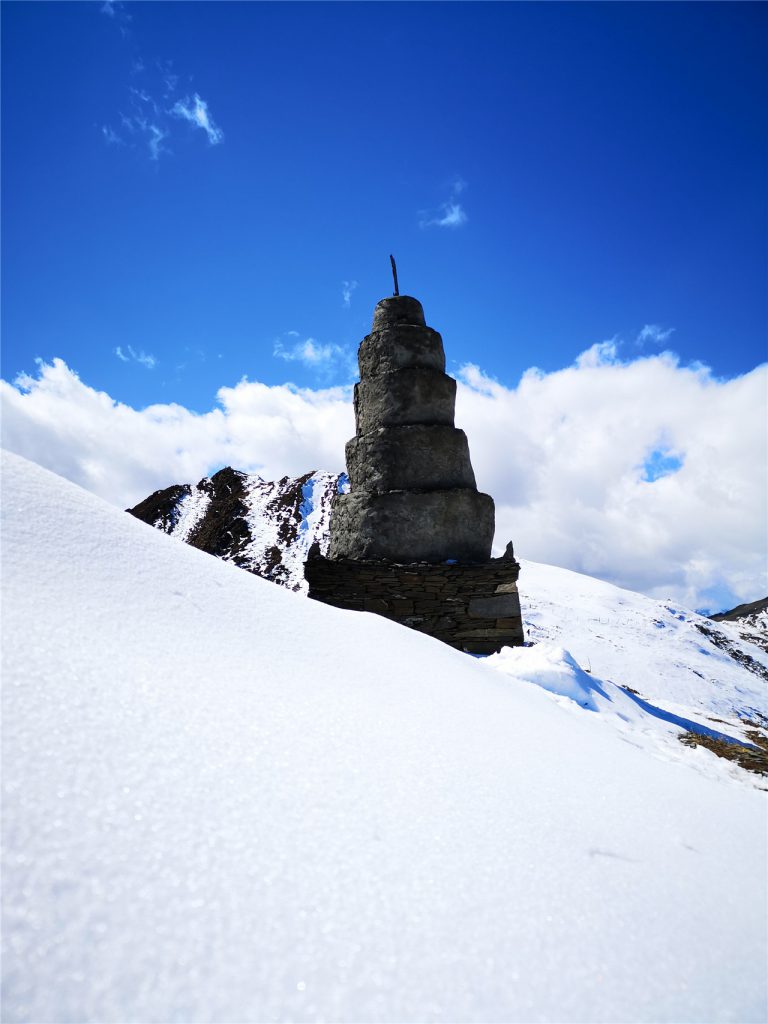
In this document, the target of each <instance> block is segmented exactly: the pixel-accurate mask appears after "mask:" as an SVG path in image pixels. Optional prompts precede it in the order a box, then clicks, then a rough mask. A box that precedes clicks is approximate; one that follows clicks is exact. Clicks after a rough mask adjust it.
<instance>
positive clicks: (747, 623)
mask: <svg viewBox="0 0 768 1024" xmlns="http://www.w3.org/2000/svg"><path fill="white" fill-rule="evenodd" d="M346 487H348V480H347V478H346V476H345V475H344V474H342V475H341V476H333V475H332V474H330V473H307V474H305V475H304V476H301V477H297V478H295V479H292V478H290V477H283V478H282V479H281V480H279V481H277V482H267V481H265V480H262V479H261V477H259V476H256V475H249V474H246V473H241V472H238V471H237V470H233V469H230V468H229V467H228V468H226V469H222V470H220V471H219V472H218V473H216V474H214V476H212V477H211V478H210V479H209V478H205V479H203V480H201V481H200V482H199V483H198V484H197V485H196V486H194V487H193V486H191V485H190V484H180V485H179V484H177V485H174V486H172V487H168V488H165V489H164V490H161V491H156V492H155V493H154V494H152V495H150V496H149V497H148V498H146V499H145V500H144V501H143V502H141V503H140V504H139V505H137V506H136V507H135V508H133V509H130V510H129V511H130V512H131V513H132V514H133V515H134V516H136V517H137V518H139V519H141V520H142V521H143V522H146V523H148V524H149V525H151V526H155V527H156V528H157V529H160V530H163V532H165V533H168V534H170V535H171V536H173V537H175V538H176V539H177V540H182V541H186V542H187V543H188V544H191V545H192V546H193V547H197V548H200V550H202V551H207V552H208V553H209V554H213V555H216V556H217V557H219V558H222V559H224V560H225V561H231V562H234V563H235V565H238V566H240V567H242V568H245V569H248V570H249V571H251V572H253V573H256V574H257V575H260V576H263V577H265V578H266V579H270V580H272V581H273V582H275V583H280V584H281V585H283V586H285V587H287V588H288V589H290V590H295V591H301V592H302V593H306V590H307V585H306V581H305V580H304V571H303V570H304V561H305V559H306V557H307V552H308V551H309V548H310V546H311V544H312V543H313V542H314V541H318V542H319V544H320V546H321V550H322V551H323V552H325V551H326V550H327V548H328V539H329V535H328V534H329V524H330V510H331V501H332V499H333V497H334V495H335V494H336V493H337V492H338V491H339V490H340V489H344V488H346ZM521 564H522V573H521V579H520V592H521V603H522V609H523V617H524V623H525V631H526V637H527V639H528V640H529V641H531V642H534V643H539V642H542V641H545V642H549V643H556V644H557V645H559V646H564V647H566V648H568V650H570V651H571V652H572V653H573V654H574V655H575V656H576V657H577V659H578V660H579V662H580V663H581V664H582V665H583V666H585V667H586V668H588V669H589V671H591V672H593V673H595V674H596V675H597V676H599V677H600V678H603V679H606V680H609V681H612V682H614V683H615V684H616V685H618V686H621V687H624V688H629V689H630V690H633V691H635V695H636V696H637V697H638V698H646V699H651V700H652V701H653V702H654V703H655V704H656V705H657V706H658V708H660V709H663V710H665V711H666V712H669V713H671V714H677V715H681V716H683V717H687V718H690V719H692V720H694V721H696V722H698V723H700V724H701V725H703V726H708V727H709V728H712V727H713V721H714V724H715V725H716V726H717V725H722V724H726V725H728V727H729V729H730V733H729V735H731V736H734V737H739V738H741V739H745V740H747V741H748V742H749V740H750V734H751V735H754V729H755V727H763V726H768V718H766V714H768V705H767V704H766V698H767V695H768V651H767V650H766V648H768V632H767V631H766V629H765V628H764V626H765V623H764V617H765V614H766V613H765V610H764V609H763V608H762V603H759V604H760V607H758V606H757V605H756V606H754V607H753V606H749V607H748V608H746V612H748V616H747V617H746V618H744V617H741V618H737V619H735V620H733V621H725V622H719V623H717V625H715V623H714V622H712V621H711V620H710V619H708V618H706V617H705V616H702V615H697V614H696V613H695V612H692V611H689V610H688V609H685V608H677V607H676V606H673V605H672V604H670V603H669V602H663V601H655V600H653V599H652V598H648V597H644V596H643V595H641V594H636V593H633V592H631V591H627V590H622V589H620V588H619V587H615V586H612V585H611V584H609V583H604V582H601V581H600V580H595V579H593V578H591V577H589V576H584V575H582V574H579V573H574V572H570V571H568V570H566V569H558V568H555V567H554V566H547V565H540V564H537V563H535V562H529V561H527V560H525V559H523V560H522V563H521ZM761 616H762V618H761ZM745 722H746V723H748V724H747V725H746V727H745Z"/></svg>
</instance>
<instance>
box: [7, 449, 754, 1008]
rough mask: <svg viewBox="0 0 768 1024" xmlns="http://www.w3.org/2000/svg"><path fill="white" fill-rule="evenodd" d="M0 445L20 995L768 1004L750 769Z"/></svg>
mask: <svg viewBox="0 0 768 1024" xmlns="http://www.w3.org/2000/svg"><path fill="white" fill-rule="evenodd" d="M3 470H4V485H3V489H4V495H3V497H4V502H3V505H4V509H3V535H2V542H3V548H2V553H3V587H4V603H3V623H2V625H3V644H2V653H3V661H4V665H3V679H4V687H3V701H4V743H3V762H4V764H3V787H4V804H3V811H4V813H3V832H4V837H3V838H4V869H3V886H4V906H3V943H4V955H3V974H4V985H3V1016H2V1019H3V1020H4V1021H7V1022H12V1021H37V1022H39V1021H100V1022H107V1021H120V1022H128V1021H131V1022H133V1021H136V1022H139V1021H146V1022H149V1021H158V1022H159V1021H195V1022H196V1021H216V1022H227V1021H249V1022H250V1021H263V1020H280V1021H282V1020H302V1021H304V1020H338V1021H415V1020H423V1021H448V1020H450V1021H705V1020H706V1021H760V1020H763V1018H764V1015H765V1009H766V977H765V956H766V925H765V916H764V908H765V895H766V894H765V866H766V839H765V808H764V800H763V794H762V793H760V792H758V791H757V790H756V789H754V788H752V787H751V786H750V785H749V784H747V783H746V782H745V781H744V779H745V778H746V776H745V775H744V773H740V774H738V775H736V774H734V773H735V772H736V771H737V770H736V769H734V768H733V767H732V766H728V765H726V764H725V763H724V762H720V761H719V760H718V759H717V758H715V757H714V756H713V755H711V754H709V753H708V752H707V751H701V750H695V751H691V750H687V749H686V748H684V747H682V746H681V745H680V744H679V743H676V741H674V738H670V737H669V735H668V731H669V730H670V729H671V728H672V727H671V726H670V724H669V723H668V722H664V721H661V720H660V719H658V718H657V717H654V716H653V715H649V714H645V713H642V710H641V709H640V708H639V707H638V706H637V705H636V704H634V705H633V707H634V711H633V715H634V716H635V718H634V721H633V720H632V716H631V715H628V716H625V717H626V719H627V720H625V719H624V718H621V719H620V721H621V722H622V728H616V727H614V724H613V723H612V721H611V720H610V719H611V714H610V713H608V711H607V710H603V711H601V710H599V708H600V707H601V706H603V707H604V708H607V705H605V704H604V703H603V704H602V705H601V704H600V702H601V701H602V702H604V701H606V700H608V701H610V697H611V694H610V692H609V684H607V683H606V682H605V681H602V682H601V681H600V680H599V679H596V678H595V676H594V666H593V675H592V676H588V675H586V674H585V673H584V672H583V671H582V670H581V669H580V668H579V666H578V665H575V664H572V663H571V662H570V661H568V659H567V658H566V657H565V655H561V654H559V653H558V652H557V651H556V650H555V649H554V648H553V647H552V646H551V645H550V646H546V645H540V646H539V647H534V648H532V649H530V650H527V649H524V650H520V651H516V652H513V653H514V655H515V657H516V658H518V659H520V665H518V668H517V669H516V670H515V673H513V677H509V676H508V675H506V674H505V672H504V671H501V670H499V669H498V668H494V667H493V665H492V664H488V663H487V662H482V661H478V660H476V659H473V658H470V657H468V656H466V655H463V654H460V653H458V652H456V651H453V650H451V649H450V648H448V647H445V646H443V645H441V644H439V643H438V642H436V641H434V640H432V639H430V638H428V637H425V636H422V635H420V634H418V633H415V632H412V631H409V630H406V629H403V628H401V627H399V626H397V625H395V624H393V623H391V622H388V621H386V620H384V619H382V618H379V617H376V616H369V615H364V614H357V613H353V612H344V611H340V610H337V609H334V608H330V607H326V606H323V605H319V604H316V603H314V602H310V601H307V600H305V599H303V598H301V597H300V596H298V595H295V594H292V593H290V592H288V591H286V590H284V589H281V588H279V587H277V586H274V585H273V584H271V583H268V582H266V581H264V580H262V579H259V578H258V577H256V576H253V575H251V574H249V573H245V572H241V571H240V570H238V569H237V568H235V567H234V566H232V565H230V564H226V563H224V562H221V561H219V560H216V559H213V558H210V557H209V556H208V555H206V554H204V553H202V552H200V551H198V550H196V549H194V548H191V547H188V546H184V545H180V544H177V543H175V541H173V540H172V539H171V538H169V537H167V536H166V535H164V534H163V533H161V532H159V531H157V530H153V529H151V528H148V527H147V526H146V525H144V524H142V523H140V522H138V521H137V520H135V519H133V518H131V517H129V516H126V515H125V514H124V513H121V512H119V511H117V510H115V509H113V508H112V507H110V506H108V505H106V504H104V503H102V502H101V501H100V500H99V499H97V498H95V497H94V496H92V495H90V494H88V493H86V492H85V491H82V490H79V489H78V488H76V487H74V486H73V485H71V484H69V483H67V482H66V481H64V480H61V479H59V478H57V477H55V476H53V475H52V474H50V473H48V472H47V471H45V470H42V469H40V468H39V467H37V466H34V465H32V464H30V463H26V462H24V460H22V459H19V458H18V457H14V456H8V457H7V458H4V461H3ZM548 652H549V653H548ZM503 654H504V652H502V655H503ZM526 659H527V663H526ZM524 679H528V682H525V681H523V680H524ZM567 679H570V682H569V685H570V686H571V687H575V689H574V694H575V696H576V697H578V696H579V695H580V693H581V692H583V693H586V694H588V695H589V694H590V693H591V694H592V695H593V698H594V699H593V701H592V704H593V706H594V707H597V708H598V710H597V711H595V710H589V708H585V707H582V706H581V704H580V703H578V702H576V701H574V700H572V699H570V698H569V697H567V696H562V695H560V696H558V695H556V694H552V693H550V692H547V690H545V689H544V688H543V687H544V686H549V688H550V689H555V690H557V689H558V688H559V684H560V683H562V682H563V681H564V680H567ZM536 681H538V682H539V683H541V684H542V685H533V683H534V682H536ZM560 688H561V687H560ZM579 688H580V689H579ZM598 689H604V692H605V693H606V694H607V697H603V696H601V695H600V694H599V693H598V692H597V691H598ZM595 694H596V695H597V696H595ZM624 696H626V695H624ZM617 699H618V698H617ZM627 699H629V698H627ZM614 707H615V709H617V710H618V712H619V714H620V713H621V709H620V708H618V705H615V706H614ZM616 717H618V716H616Z"/></svg>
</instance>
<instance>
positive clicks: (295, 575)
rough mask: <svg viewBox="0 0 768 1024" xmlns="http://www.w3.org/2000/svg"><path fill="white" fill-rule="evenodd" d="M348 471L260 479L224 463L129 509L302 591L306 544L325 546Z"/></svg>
mask: <svg viewBox="0 0 768 1024" xmlns="http://www.w3.org/2000/svg"><path fill="white" fill-rule="evenodd" d="M346 485H347V478H346V476H345V475H344V474H341V476H339V475H336V474H332V473H305V474H304V475H303V476H300V477H296V478H294V477H287V476H285V477H283V478H282V479H281V480H276V481H269V480H262V478H261V477H259V476H257V475H255V474H251V473H242V472H240V471H239V470H235V469H232V468H230V467H229V466H227V467H226V468H225V469H221V470H219V472H218V473H214V474H213V476H211V477H204V478H203V479H202V480H200V482H199V483H197V484H195V485H191V484H174V485H173V486H172V487H166V488H164V489H163V490H160V491H155V492H154V494H151V495H150V496H149V497H148V498H145V499H144V501H142V502H139V504H138V505H136V506H135V507H134V508H131V509H128V512H130V513H131V515H134V516H136V518H137V519H141V520H142V521H143V522H145V523H148V524H149V525H150V526H154V527H155V528H156V529H159V530H163V531H164V532H165V533H168V534H170V535H171V536H173V537H176V538H177V539H178V540H183V541H185V542H186V543H187V544H191V545H192V547H196V548H199V549H200V550H201V551H206V552H207V553H208V554H210V555H215V556H216V557H217V558H222V559H224V561H227V562H234V564H235V565H238V566H240V567H241V568H243V569H247V570H248V572H252V573H255V574H256V575H257V576H263V577H264V578H265V579H268V580H271V581H272V582H273V583H279V584H281V585H282V586H284V587H287V588H288V589H290V590H302V591H306V589H307V584H306V582H305V579H304V561H305V559H306V557H307V552H308V551H309V548H310V547H311V545H312V544H313V543H315V542H318V543H319V544H320V546H321V549H322V550H323V551H327V549H328V529H329V521H330V510H331V502H332V500H333V498H334V496H335V495H336V494H337V492H338V491H339V489H340V488H344V487H346Z"/></svg>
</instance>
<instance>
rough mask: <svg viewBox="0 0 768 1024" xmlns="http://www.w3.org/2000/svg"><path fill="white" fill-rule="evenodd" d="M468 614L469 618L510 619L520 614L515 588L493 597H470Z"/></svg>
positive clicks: (518, 599)
mask: <svg viewBox="0 0 768 1024" xmlns="http://www.w3.org/2000/svg"><path fill="white" fill-rule="evenodd" d="M468 615H469V617H470V618H471V619H511V618H515V617H517V616H519V615H520V598H519V596H518V594H517V589H516V588H515V590H514V591H513V592H510V593H501V594H494V595H493V597H473V598H470V601H469V608H468Z"/></svg>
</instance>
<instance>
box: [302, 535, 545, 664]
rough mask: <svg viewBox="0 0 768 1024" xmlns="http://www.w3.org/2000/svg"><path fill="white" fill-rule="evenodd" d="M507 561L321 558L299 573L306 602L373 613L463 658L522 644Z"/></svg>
mask: <svg viewBox="0 0 768 1024" xmlns="http://www.w3.org/2000/svg"><path fill="white" fill-rule="evenodd" d="M519 572H520V566H519V565H518V563H517V562H515V561H514V560H513V559H507V558H495V559H491V560H490V561H487V562H482V563H479V564H475V565H466V564H465V565H445V564H443V565H434V564H431V563H427V562H414V563H411V564H406V565H397V564H393V563H392V562H387V561H379V560H375V561H374V560H371V561H360V560H357V559H355V560H352V559H333V560H331V559H328V558H323V557H322V556H321V555H320V554H319V552H318V551H317V550H316V549H313V550H312V551H311V552H310V557H309V558H308V559H307V562H306V565H305V567H304V575H305V577H306V579H307V582H308V583H309V596H310V597H311V598H314V599H315V600H316V601H322V602H323V603H324V604H332V605H334V606H335V607H336V608H348V609H352V610H353V611H367V612H375V613H376V614H378V615H383V616H384V617H385V618H387V619H393V620H394V621H395V622H399V623H401V624H402V625H404V626H408V627H410V628H411V629H416V630H418V631H420V632H422V633H428V634H429V635H430V636H433V637H435V638H436V639H438V640H442V642H443V643H446V644H448V645H449V646H451V647H456V648H458V649H459V650H462V651H467V652H468V653H470V654H493V653H494V652H495V651H498V650H500V649H501V648H502V647H513V646H519V645H520V644H522V643H523V642H524V640H525V637H524V633H523V623H522V618H521V614H520V598H519V595H518V592H517V577H518V574H519Z"/></svg>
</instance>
